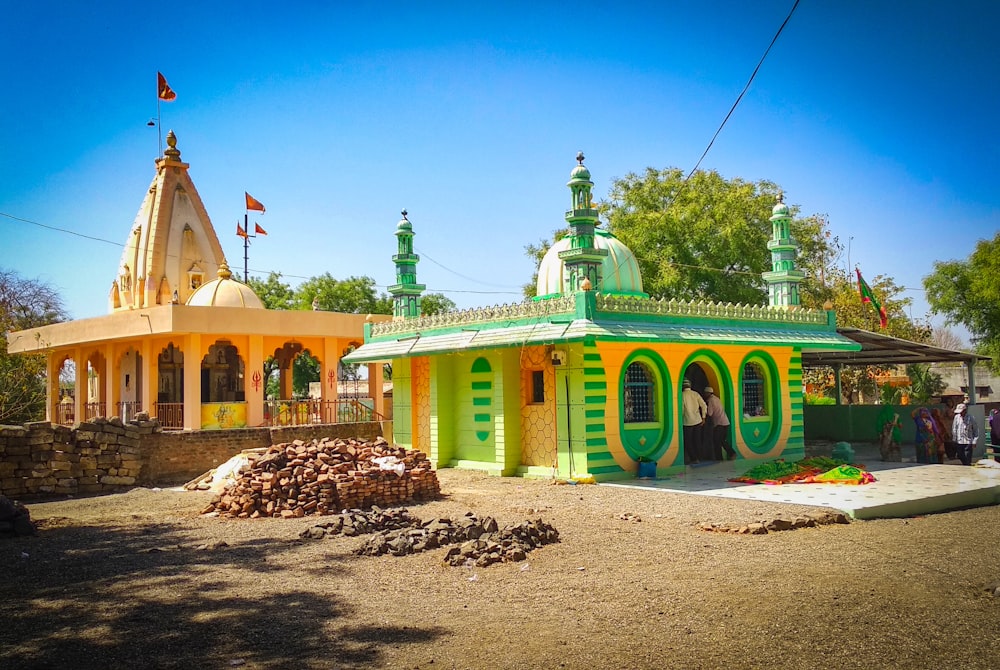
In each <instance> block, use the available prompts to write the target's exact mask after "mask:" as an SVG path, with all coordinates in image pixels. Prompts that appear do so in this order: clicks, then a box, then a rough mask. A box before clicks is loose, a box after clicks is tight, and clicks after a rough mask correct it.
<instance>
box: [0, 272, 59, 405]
mask: <svg viewBox="0 0 1000 670" xmlns="http://www.w3.org/2000/svg"><path fill="white" fill-rule="evenodd" d="M66 318H67V315H66V311H65V308H64V307H63V304H62V300H61V299H60V297H59V294H58V293H56V291H55V290H54V289H53V288H52V287H51V286H49V285H47V284H45V283H43V282H41V281H39V280H37V279H25V278H24V277H21V276H20V275H18V274H17V273H16V272H14V271H12V270H5V269H0V424H2V423H24V422H25V421H38V420H41V419H44V418H45V374H46V370H45V356H44V355H42V354H16V355H10V354H8V353H7V342H8V337H9V333H11V332H13V331H18V330H24V329H26V328H36V327H38V326H44V325H47V324H50V323H57V322H59V321H65V320H66ZM15 337H21V336H20V335H15ZM39 346H40V347H44V343H39Z"/></svg>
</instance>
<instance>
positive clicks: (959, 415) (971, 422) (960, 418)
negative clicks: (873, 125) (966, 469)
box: [951, 402, 979, 465]
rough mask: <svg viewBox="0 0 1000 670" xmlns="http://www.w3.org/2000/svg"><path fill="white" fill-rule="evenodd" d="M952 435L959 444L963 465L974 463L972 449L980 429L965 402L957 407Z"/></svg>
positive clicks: (959, 455)
mask: <svg viewBox="0 0 1000 670" xmlns="http://www.w3.org/2000/svg"><path fill="white" fill-rule="evenodd" d="M951 435H952V439H953V440H955V443H956V444H957V445H958V458H959V460H961V461H962V465H972V450H973V449H974V448H975V446H976V442H977V441H978V440H979V429H978V428H977V427H976V420H975V419H973V418H972V417H971V416H969V412H968V407H966V405H965V403H964V402H961V403H959V404H958V405H957V406H956V407H955V423H953V424H952V427H951Z"/></svg>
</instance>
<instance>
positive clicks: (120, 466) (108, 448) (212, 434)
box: [0, 417, 382, 499]
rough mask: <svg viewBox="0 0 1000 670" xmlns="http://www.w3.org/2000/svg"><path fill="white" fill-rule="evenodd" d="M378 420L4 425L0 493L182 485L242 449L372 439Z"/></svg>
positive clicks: (24, 496)
mask: <svg viewBox="0 0 1000 670" xmlns="http://www.w3.org/2000/svg"><path fill="white" fill-rule="evenodd" d="M381 434H382V429H381V425H380V424H379V423H377V422H376V423H353V424H324V425H309V426H286V427H281V428H247V429H240V430H215V431H184V432H162V431H161V430H160V426H159V424H158V423H157V422H156V421H155V420H152V421H150V420H136V421H130V422H127V423H126V422H122V421H121V420H119V419H118V418H117V417H115V418H112V419H95V420H93V421H91V422H87V423H81V424H78V425H76V426H74V427H73V428H69V427H67V426H58V425H53V424H51V423H48V422H45V421H41V422H34V423H28V424H25V425H23V426H0V495H5V496H7V497H9V498H14V499H27V498H36V497H44V496H60V495H77V494H95V493H108V492H112V491H119V490H122V489H124V488H128V487H130V486H136V485H141V486H155V485H173V484H178V483H184V482H186V481H188V480H190V479H192V478H194V477H197V476H198V475H200V474H202V473H204V472H207V471H208V470H211V469H212V468H214V467H216V466H217V465H219V464H221V463H223V462H225V461H227V460H228V459H229V458H231V457H232V456H234V455H236V454H238V453H239V452H241V451H243V450H244V449H254V448H261V447H269V446H271V445H272V444H279V443H282V442H292V441H293V440H303V441H309V440H312V439H319V438H322V437H330V438H337V437H343V438H351V437H354V438H361V439H369V440H371V439H374V438H376V437H378V436H380V435H381Z"/></svg>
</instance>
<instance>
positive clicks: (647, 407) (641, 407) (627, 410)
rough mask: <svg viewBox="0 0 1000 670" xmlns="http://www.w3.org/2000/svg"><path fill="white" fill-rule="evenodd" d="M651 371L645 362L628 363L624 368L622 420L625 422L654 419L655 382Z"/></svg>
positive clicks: (651, 420)
mask: <svg viewBox="0 0 1000 670" xmlns="http://www.w3.org/2000/svg"><path fill="white" fill-rule="evenodd" d="M655 379H656V378H655V377H654V376H653V371H652V370H650V369H649V366H647V365H646V364H645V363H640V362H638V361H637V362H634V363H630V364H629V366H628V367H627V368H625V386H624V388H623V389H622V407H623V412H624V415H623V420H624V422H625V423H652V422H655V421H656V382H655Z"/></svg>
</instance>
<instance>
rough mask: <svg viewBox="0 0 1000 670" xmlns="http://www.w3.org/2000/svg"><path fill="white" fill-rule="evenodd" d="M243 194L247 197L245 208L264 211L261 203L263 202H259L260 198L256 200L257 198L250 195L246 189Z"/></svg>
mask: <svg viewBox="0 0 1000 670" xmlns="http://www.w3.org/2000/svg"><path fill="white" fill-rule="evenodd" d="M243 195H245V196H246V197H247V209H248V210H249V209H252V210H254V211H256V212H263V211H264V205H263V203H261V201H260V200H258V199H257V198H255V197H253V196H252V195H250V194H249V193H247V192H246V191H243Z"/></svg>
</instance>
